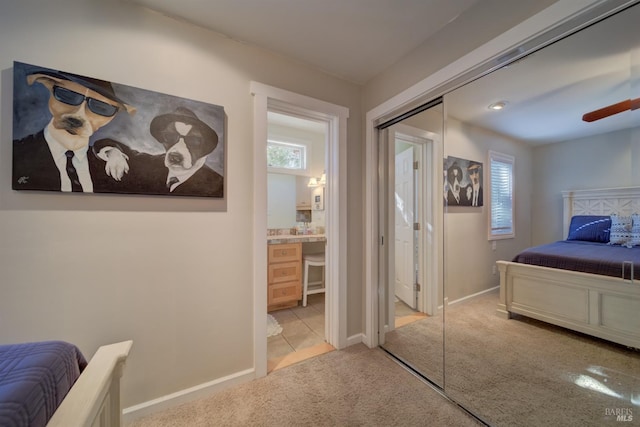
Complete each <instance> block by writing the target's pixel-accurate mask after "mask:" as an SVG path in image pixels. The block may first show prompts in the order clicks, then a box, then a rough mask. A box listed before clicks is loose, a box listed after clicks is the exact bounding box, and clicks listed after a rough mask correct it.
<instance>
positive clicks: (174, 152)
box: [94, 107, 224, 197]
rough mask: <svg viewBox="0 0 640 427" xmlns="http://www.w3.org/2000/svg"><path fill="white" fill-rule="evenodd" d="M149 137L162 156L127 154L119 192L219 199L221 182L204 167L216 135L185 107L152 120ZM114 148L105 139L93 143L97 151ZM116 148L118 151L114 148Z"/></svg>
mask: <svg viewBox="0 0 640 427" xmlns="http://www.w3.org/2000/svg"><path fill="white" fill-rule="evenodd" d="M149 130H150V133H151V136H153V138H155V140H156V141H158V143H160V144H161V145H162V147H163V148H164V151H165V152H164V154H155V155H154V154H149V153H142V152H137V151H135V150H127V151H126V155H127V158H128V162H129V167H128V168H127V171H126V174H124V176H122V177H121V180H122V186H120V191H125V192H130V193H139V194H171V195H177V196H207V197H223V192H224V188H223V187H224V178H223V177H222V175H220V174H219V173H217V172H216V171H214V170H213V169H211V168H210V167H209V166H207V165H206V160H207V157H208V156H209V154H211V153H212V152H213V151H214V150H215V149H216V147H217V146H218V134H217V133H216V131H214V130H213V129H212V128H211V127H210V126H209V125H207V124H206V123H205V122H203V121H202V120H200V119H199V118H198V117H197V116H196V114H195V113H194V112H193V111H191V110H189V109H188V108H185V107H178V108H177V109H176V110H175V111H173V112H170V113H166V114H161V115H158V116H156V117H154V118H153V119H152V120H151V123H150V125H149ZM111 146H115V147H117V145H116V144H114V143H113V142H112V141H111V140H109V139H102V140H99V141H96V143H95V145H94V147H95V148H96V149H98V150H102V149H104V148H108V147H111ZM118 148H119V147H118Z"/></svg>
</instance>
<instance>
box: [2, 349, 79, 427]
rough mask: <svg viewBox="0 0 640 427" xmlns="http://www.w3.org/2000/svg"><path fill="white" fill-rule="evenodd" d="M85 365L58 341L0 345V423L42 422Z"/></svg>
mask: <svg viewBox="0 0 640 427" xmlns="http://www.w3.org/2000/svg"><path fill="white" fill-rule="evenodd" d="M86 366H87V361H86V360H85V358H84V356H83V355H82V353H81V352H80V350H78V348H77V347H76V346H74V345H72V344H69V343H66V342H62V341H44V342H37V343H25V344H11V345H0V426H2V427H14V426H15V427H18V426H20V427H23V426H24V427H27V426H29V427H36V426H45V425H46V424H47V422H48V421H49V419H50V418H51V416H52V415H53V413H54V412H55V410H56V408H57V407H58V405H60V402H62V400H63V399H64V397H65V396H66V395H67V393H68V392H69V390H70V389H71V387H72V386H73V384H74V383H75V381H76V380H77V379H78V377H79V376H80V373H81V372H82V370H83V369H84V368H85V367H86Z"/></svg>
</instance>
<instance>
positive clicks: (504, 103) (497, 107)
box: [489, 101, 508, 111]
mask: <svg viewBox="0 0 640 427" xmlns="http://www.w3.org/2000/svg"><path fill="white" fill-rule="evenodd" d="M507 104H508V102H507V101H498V102H494V103H493V104H491V105H489V109H490V110H494V111H500V110H502V109H503V108H504V107H506V106H507Z"/></svg>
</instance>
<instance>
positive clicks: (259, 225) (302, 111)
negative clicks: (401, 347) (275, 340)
mask: <svg viewBox="0 0 640 427" xmlns="http://www.w3.org/2000/svg"><path fill="white" fill-rule="evenodd" d="M250 89H251V93H252V95H253V96H254V152H253V160H254V161H253V175H254V180H253V188H254V191H253V206H254V210H253V211H254V221H253V231H254V234H253V236H254V251H253V270H254V274H253V278H254V367H255V376H256V377H262V376H265V375H266V374H267V321H268V317H267V310H266V308H267V305H268V289H267V283H268V274H267V273H268V256H267V252H268V251H267V243H268V242H267V241H268V239H267V237H268V236H267V233H268V231H267V230H268V227H267V211H268V209H267V179H266V178H267V170H268V168H267V150H266V147H265V145H266V141H267V139H268V133H269V132H268V128H269V120H268V115H269V113H270V112H272V113H279V114H283V115H287V116H292V117H296V118H299V119H306V120H310V121H315V122H320V123H325V124H326V129H327V136H326V148H325V165H326V182H325V185H324V195H323V197H321V198H320V199H321V200H320V201H321V202H322V203H323V204H324V215H325V238H326V247H325V286H326V293H325V294H324V305H325V310H324V312H325V316H324V318H325V330H324V335H325V340H326V342H327V343H328V344H330V345H331V346H333V347H334V348H336V349H341V348H344V347H346V346H347V306H346V303H347V287H346V281H347V265H346V252H347V235H348V230H347V226H346V217H347V211H346V206H347V200H346V193H347V191H346V189H347V179H346V175H347V168H346V147H347V118H348V117H349V110H348V109H346V108H345V107H342V106H339V105H335V104H330V103H327V102H325V101H321V100H318V99H315V98H310V97H307V96H304V95H299V94H296V93H292V92H289V91H285V90H282V89H279V88H275V87H272V86H267V85H264V84H261V83H258V82H251V88H250ZM316 178H318V177H316ZM320 178H321V176H320ZM314 202H315V198H314ZM301 273H302V272H301ZM301 276H302V274H301Z"/></svg>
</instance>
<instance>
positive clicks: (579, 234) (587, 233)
mask: <svg viewBox="0 0 640 427" xmlns="http://www.w3.org/2000/svg"><path fill="white" fill-rule="evenodd" d="M638 221H640V218H639V219H638ZM610 229H611V217H610V216H609V215H607V216H604V215H575V216H573V217H572V218H571V224H570V225H569V235H568V236H567V240H582V241H586V242H598V243H608V242H609V231H610ZM639 230H640V229H639Z"/></svg>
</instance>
